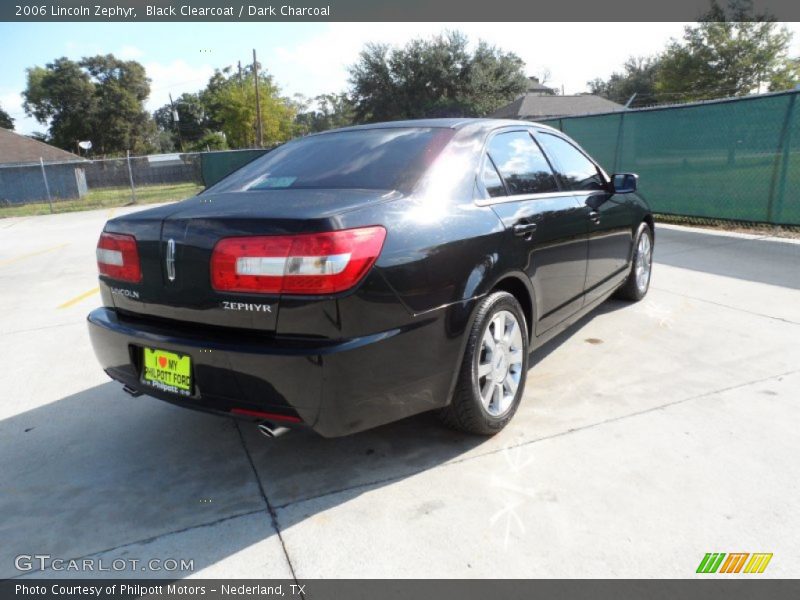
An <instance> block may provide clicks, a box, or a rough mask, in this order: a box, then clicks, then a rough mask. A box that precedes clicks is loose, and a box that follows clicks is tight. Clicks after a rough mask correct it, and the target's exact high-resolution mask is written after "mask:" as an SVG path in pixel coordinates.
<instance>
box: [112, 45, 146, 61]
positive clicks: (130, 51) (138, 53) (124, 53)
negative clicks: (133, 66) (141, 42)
mask: <svg viewBox="0 0 800 600" xmlns="http://www.w3.org/2000/svg"><path fill="white" fill-rule="evenodd" d="M117 56H118V57H119V58H121V59H123V60H136V59H137V58H141V57H142V56H144V50H142V49H141V48H137V47H136V46H123V47H122V48H120V51H119V52H117Z"/></svg>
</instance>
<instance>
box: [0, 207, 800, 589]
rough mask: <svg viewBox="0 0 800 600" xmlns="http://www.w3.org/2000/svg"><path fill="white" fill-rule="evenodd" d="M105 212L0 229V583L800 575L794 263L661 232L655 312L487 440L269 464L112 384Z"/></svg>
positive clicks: (408, 432)
mask: <svg viewBox="0 0 800 600" xmlns="http://www.w3.org/2000/svg"><path fill="white" fill-rule="evenodd" d="M128 210H135V209H119V210H118V211H117V213H116V214H121V213H122V212H125V211H128ZM109 213H110V211H107V210H102V211H94V212H84V213H70V214H62V215H52V216H44V217H29V218H16V219H3V220H0V340H1V343H0V365H2V367H0V372H2V377H0V398H1V399H2V401H0V473H2V478H0V515H2V518H0V540H2V544H0V578H5V577H16V576H32V575H41V573H33V572H28V573H27V574H26V573H23V572H20V571H19V570H17V569H16V567H15V557H16V556H17V555H19V554H49V555H51V556H52V557H54V558H64V559H71V558H86V557H88V558H103V559H104V560H105V561H106V563H105V564H109V563H110V561H112V560H114V559H118V558H123V559H128V560H130V559H136V560H140V561H142V562H146V561H148V560H150V559H153V558H155V559H162V560H165V559H170V558H171V559H178V560H180V559H187V560H193V561H194V571H193V572H188V571H184V572H169V573H163V572H161V573H159V572H142V571H141V570H140V568H139V569H134V570H127V571H122V572H118V573H116V574H117V575H122V576H126V577H130V576H171V577H175V576H179V577H186V576H190V575H191V576H200V577H250V578H261V577H265V578H266V577H269V578H283V577H292V576H293V575H294V576H296V577H297V578H301V579H302V578H317V577H453V578H460V577H692V576H695V569H696V568H697V565H698V563H699V562H700V560H701V559H702V558H703V555H704V554H705V553H707V552H771V553H773V554H774V556H773V559H772V561H771V563H770V564H769V567H768V569H767V570H766V572H765V573H764V574H763V575H760V576H759V577H769V576H773V577H777V576H784V577H786V576H796V575H797V573H798V567H797V565H798V564H800V563H799V562H798V561H800V513H799V512H798V510H797V506H798V504H797V499H798V493H799V492H800V484H799V483H798V482H800V462H799V461H798V460H797V457H798V456H800V436H798V424H800V402H798V401H799V400H800V394H799V393H798V392H800V244H798V243H797V242H793V241H787V240H777V239H774V238H768V237H756V236H746V235H734V234H723V233H714V232H704V231H701V230H690V229H687V228H679V227H669V226H662V227H659V228H657V234H656V246H655V247H656V253H655V266H654V275H653V281H652V287H651V290H650V293H649V295H648V296H647V298H646V299H645V300H644V301H642V302H641V303H638V304H635V305H628V304H624V303H621V302H617V301H610V302H608V303H606V304H605V305H604V306H602V307H601V309H600V310H599V311H597V312H595V313H594V314H592V315H591V316H589V317H587V318H585V319H584V320H583V321H582V322H580V323H579V324H578V325H577V326H575V327H572V328H571V329H570V330H568V331H567V332H566V333H565V334H564V335H561V336H560V337H558V338H556V339H555V340H553V341H552V342H551V343H549V344H547V345H546V346H545V347H544V348H542V349H541V350H539V351H537V352H536V353H535V354H534V362H535V364H534V366H533V369H532V371H531V373H530V375H529V379H528V384H527V389H526V392H525V398H524V400H523V404H522V407H521V409H520V411H519V412H518V414H517V416H516V418H515V419H514V421H513V422H512V424H511V426H509V427H508V428H507V429H506V430H505V431H504V432H502V433H501V434H500V435H498V436H496V437H494V438H491V439H482V438H474V437H464V436H461V435H459V434H456V433H453V432H450V431H447V430H445V429H442V428H441V427H440V426H439V425H438V423H437V422H436V420H435V419H434V418H432V417H431V416H429V415H422V416H419V417H415V418H412V419H408V420H405V421H403V422H399V423H396V424H393V425H389V426H385V427H382V428H379V429H376V430H373V431H369V432H366V433H363V434H359V435H356V436H352V437H349V438H341V439H334V440H326V439H322V438H319V437H317V436H315V435H314V434H311V433H303V432H300V433H292V434H289V435H287V436H284V437H282V438H279V439H277V440H268V439H265V438H263V437H261V436H260V435H259V434H258V433H257V432H256V430H255V428H254V427H252V426H250V425H247V424H241V425H238V426H237V425H236V424H235V423H234V422H233V421H230V420H226V419H223V418H219V417H215V416H208V415H204V414H200V413H196V412H193V411H188V410H185V409H180V408H176V407H173V406H171V405H168V404H166V403H163V402H161V401H158V400H155V399H151V398H148V397H145V396H142V397H139V398H132V397H129V396H128V395H126V394H124V393H123V392H122V390H121V387H120V386H119V385H118V384H116V383H114V382H111V381H110V380H108V379H107V377H106V376H105V375H104V373H103V372H102V371H101V370H100V369H99V367H98V366H97V364H96V362H95V358H94V355H93V353H92V349H91V346H90V343H89V340H88V336H87V333H86V325H85V322H84V319H85V315H86V313H87V312H88V311H89V310H90V309H92V308H93V307H95V306H96V305H97V304H98V302H99V296H98V294H97V293H96V292H95V291H94V290H95V285H96V281H95V279H96V278H95V271H96V267H95V259H94V248H95V244H96V241H97V236H98V234H99V231H100V229H101V228H102V225H103V223H104V221H105V220H106V219H107V218H108V217H109V216H110V214H109ZM49 574H54V573H53V572H52V571H51V572H50V573H49ZM105 574H106V575H111V574H114V573H105ZM58 575H61V576H63V575H73V576H80V575H82V576H86V575H87V573H83V574H81V573H64V572H61V573H58Z"/></svg>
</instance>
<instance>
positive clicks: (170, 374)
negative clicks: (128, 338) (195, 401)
mask: <svg viewBox="0 0 800 600" xmlns="http://www.w3.org/2000/svg"><path fill="white" fill-rule="evenodd" d="M141 356H142V370H141V374H140V377H139V380H140V381H141V382H142V383H143V384H144V385H147V386H150V387H152V388H155V389H157V390H160V391H162V392H168V393H171V394H177V395H179V396H191V395H192V393H193V391H194V376H193V372H192V371H193V369H192V367H193V365H192V357H191V356H190V355H188V354H182V353H180V352H172V351H171V350H163V349H161V348H152V347H150V346H143V347H142V355H141Z"/></svg>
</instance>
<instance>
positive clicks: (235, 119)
mask: <svg viewBox="0 0 800 600" xmlns="http://www.w3.org/2000/svg"><path fill="white" fill-rule="evenodd" d="M254 79H255V78H254V75H253V70H252V67H250V68H248V69H245V70H244V72H243V73H242V75H241V76H240V75H239V73H238V72H237V73H235V74H234V73H233V72H232V70H231V69H230V68H227V69H223V70H221V71H220V70H217V71H216V72H215V73H214V75H213V76H212V77H211V79H210V80H209V82H208V85H207V86H206V89H205V90H203V91H202V92H201V93H200V99H201V101H202V103H203V105H204V107H205V110H206V113H207V115H208V121H207V122H208V126H209V129H210V130H211V131H217V132H222V133H223V134H224V135H225V139H226V141H227V144H228V145H229V146H230V147H232V148H247V147H253V146H255V145H257V141H256V132H257V125H258V119H257V111H256V92H255V83H254ZM258 93H259V104H260V107H261V127H262V132H263V135H262V141H263V143H264V145H272V144H276V143H280V142H284V141H286V140H288V139H289V138H291V137H292V135H293V134H294V116H295V107H294V104H293V103H292V102H291V101H290V100H289V99H287V98H284V97H282V96H281V95H280V90H279V88H278V86H277V85H276V84H275V83H274V81H273V78H272V76H271V75H269V74H268V73H266V72H264V71H261V72H259V75H258Z"/></svg>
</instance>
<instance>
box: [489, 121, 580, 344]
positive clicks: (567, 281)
mask: <svg viewBox="0 0 800 600" xmlns="http://www.w3.org/2000/svg"><path fill="white" fill-rule="evenodd" d="M481 180H482V186H483V189H484V190H485V194H486V199H485V200H484V202H485V203H487V204H490V205H491V207H492V209H493V210H494V211H495V213H496V214H497V215H498V216H499V217H500V219H501V220H502V221H503V224H504V225H505V227H506V232H507V237H506V245H505V247H504V250H506V251H507V252H508V253H509V254H510V255H511V256H512V260H513V261H515V263H516V264H517V265H519V268H521V269H522V270H524V271H525V273H526V274H527V275H528V277H529V278H530V280H531V283H532V285H533V289H534V295H535V298H534V302H535V309H536V315H537V318H536V327H535V329H534V331H535V333H536V335H541V334H542V333H543V332H545V331H547V330H548V329H550V328H551V327H553V326H555V325H557V324H558V323H560V322H561V321H563V320H564V319H566V318H568V317H569V316H571V315H572V314H574V313H575V312H577V311H578V310H579V309H580V308H581V306H582V304H583V290H584V287H583V286H584V282H585V280H586V260H587V252H588V240H587V236H588V225H587V222H586V217H585V214H584V211H583V207H582V205H581V204H580V202H578V201H577V200H576V199H575V197H574V195H573V194H572V193H571V192H564V191H563V190H562V189H561V188H560V187H559V183H558V181H557V180H556V177H555V174H554V171H553V169H552V167H551V165H550V164H549V162H548V161H547V159H546V158H545V156H544V154H543V153H542V150H541V148H539V146H538V145H537V144H536V142H535V141H534V140H533V137H532V136H531V132H530V130H529V129H527V128H520V129H512V130H500V131H497V132H495V133H494V134H493V135H491V136H490V138H489V140H488V142H487V145H486V153H485V156H484V157H483V164H482V174H481Z"/></svg>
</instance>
